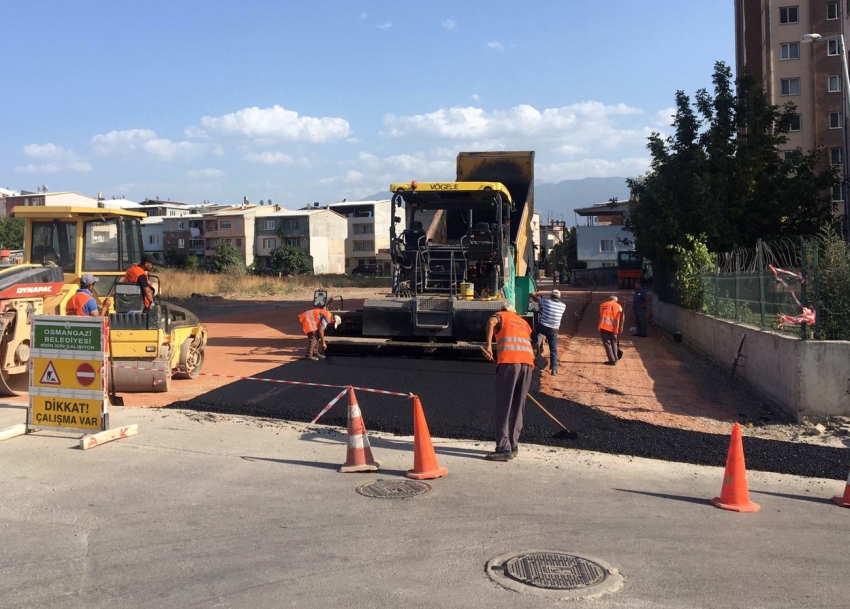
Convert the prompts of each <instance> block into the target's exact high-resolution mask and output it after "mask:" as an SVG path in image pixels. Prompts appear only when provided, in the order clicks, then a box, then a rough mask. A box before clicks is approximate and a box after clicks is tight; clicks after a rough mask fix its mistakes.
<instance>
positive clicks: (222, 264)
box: [212, 241, 245, 273]
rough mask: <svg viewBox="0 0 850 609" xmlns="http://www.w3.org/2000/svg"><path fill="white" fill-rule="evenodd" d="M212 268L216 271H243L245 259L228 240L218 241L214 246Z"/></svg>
mask: <svg viewBox="0 0 850 609" xmlns="http://www.w3.org/2000/svg"><path fill="white" fill-rule="evenodd" d="M212 269H213V270H214V271H215V272H217V273H238V272H242V273H244V272H245V261H244V260H243V259H242V254H241V253H240V252H239V250H238V249H236V247H235V246H234V245H233V244H232V243H230V241H219V242H218V243H217V244H216V246H215V257H214V258H213V260H212Z"/></svg>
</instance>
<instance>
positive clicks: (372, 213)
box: [314, 199, 405, 276]
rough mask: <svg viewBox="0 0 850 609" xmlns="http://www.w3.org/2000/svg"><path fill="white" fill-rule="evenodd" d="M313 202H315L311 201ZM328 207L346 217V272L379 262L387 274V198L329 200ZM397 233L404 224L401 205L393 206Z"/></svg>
mask: <svg viewBox="0 0 850 609" xmlns="http://www.w3.org/2000/svg"><path fill="white" fill-rule="evenodd" d="M314 205H315V204H314ZM327 207H328V208H329V209H332V210H334V211H335V212H337V213H339V214H341V215H343V216H345V217H346V218H348V239H346V241H345V272H346V273H350V272H351V271H352V270H353V269H354V268H356V267H358V266H360V265H364V264H379V265H381V267H382V269H383V274H384V275H385V276H389V275H390V272H391V268H392V258H391V257H390V222H392V218H391V217H390V210H391V208H392V205H391V202H390V200H389V199H386V200H383V201H356V202H345V201H344V202H342V203H331V204H330V205H328V206H327ZM396 217H398V218H399V222H398V223H397V225H396V228H397V230H398V231H399V233H400V232H401V231H402V230H404V227H405V213H404V208H397V209H396Z"/></svg>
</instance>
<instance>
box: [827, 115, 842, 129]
mask: <svg viewBox="0 0 850 609" xmlns="http://www.w3.org/2000/svg"><path fill="white" fill-rule="evenodd" d="M829 128H830V129H841V112H830V113H829Z"/></svg>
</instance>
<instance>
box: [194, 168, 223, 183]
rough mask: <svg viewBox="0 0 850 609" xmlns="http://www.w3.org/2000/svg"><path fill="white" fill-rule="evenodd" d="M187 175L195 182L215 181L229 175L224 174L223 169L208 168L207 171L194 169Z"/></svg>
mask: <svg viewBox="0 0 850 609" xmlns="http://www.w3.org/2000/svg"><path fill="white" fill-rule="evenodd" d="M186 175H187V176H189V177H190V178H192V179H193V180H215V179H218V178H223V177H225V176H226V175H227V174H226V173H224V172H223V171H222V170H221V169H215V168H212V167H207V168H205V169H193V170H191V171H190V172H189V173H187V174H186Z"/></svg>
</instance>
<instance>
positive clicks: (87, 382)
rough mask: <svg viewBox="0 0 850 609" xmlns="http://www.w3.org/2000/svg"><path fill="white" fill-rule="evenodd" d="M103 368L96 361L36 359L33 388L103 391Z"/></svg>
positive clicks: (99, 361) (101, 364) (100, 362)
mask: <svg viewBox="0 0 850 609" xmlns="http://www.w3.org/2000/svg"><path fill="white" fill-rule="evenodd" d="M102 367H103V362H102V361H101V360H95V359H87V360H77V359H57V358H55V357H34V358H33V368H32V369H33V375H32V379H33V383H32V386H33V387H52V388H55V389H59V388H62V389H88V390H96V391H103V385H102V382H101V368H102Z"/></svg>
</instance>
